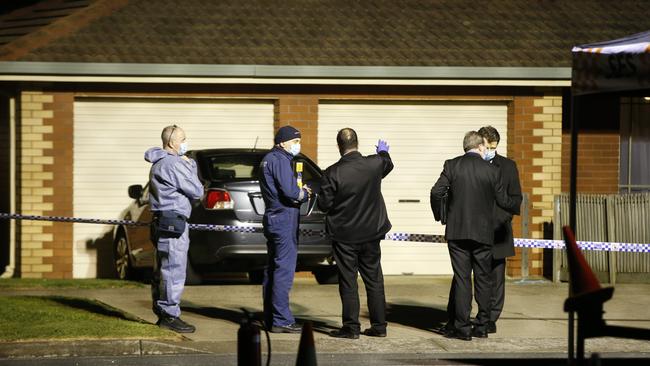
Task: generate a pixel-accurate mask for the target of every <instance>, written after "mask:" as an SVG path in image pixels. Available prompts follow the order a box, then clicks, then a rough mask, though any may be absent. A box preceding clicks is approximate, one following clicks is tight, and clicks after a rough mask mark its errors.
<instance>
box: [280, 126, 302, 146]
mask: <svg viewBox="0 0 650 366" xmlns="http://www.w3.org/2000/svg"><path fill="white" fill-rule="evenodd" d="M298 138H300V131H298V130H297V129H295V128H294V127H291V126H282V127H280V129H279V130H278V132H277V133H276V134H275V144H276V145H277V144H279V143H281V142H285V141H289V140H293V139H298Z"/></svg>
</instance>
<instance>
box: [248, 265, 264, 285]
mask: <svg viewBox="0 0 650 366" xmlns="http://www.w3.org/2000/svg"><path fill="white" fill-rule="evenodd" d="M248 281H249V282H250V283H252V284H253V285H261V284H262V282H264V270H263V269H261V270H257V271H250V272H248Z"/></svg>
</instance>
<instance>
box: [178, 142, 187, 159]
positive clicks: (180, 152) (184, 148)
mask: <svg viewBox="0 0 650 366" xmlns="http://www.w3.org/2000/svg"><path fill="white" fill-rule="evenodd" d="M185 153H187V142H183V143H181V146H179V148H178V155H180V156H183V155H185Z"/></svg>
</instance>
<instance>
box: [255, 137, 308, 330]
mask: <svg viewBox="0 0 650 366" xmlns="http://www.w3.org/2000/svg"><path fill="white" fill-rule="evenodd" d="M298 153H300V131H298V130H297V129H295V128H293V127H291V126H283V127H281V128H280V129H279V130H278V132H277V134H276V135H275V146H274V147H273V149H272V150H271V152H269V153H268V154H266V156H265V157H264V159H263V160H262V164H261V174H260V188H261V190H262V197H263V198H264V204H265V205H266V210H265V211H264V221H263V223H264V236H265V237H266V240H267V243H266V246H267V249H268V256H269V264H268V267H267V268H266V271H265V273H264V282H263V284H262V290H263V297H264V318H265V321H266V326H267V328H268V329H269V330H270V331H271V332H273V333H300V331H301V327H300V326H299V325H298V324H296V321H295V319H294V317H293V314H291V309H290V308H289V291H290V290H291V286H292V285H293V277H294V273H295V271H296V260H297V258H298V223H299V221H300V204H301V203H302V202H304V201H306V200H307V199H308V198H309V195H311V189H310V188H309V187H307V186H306V185H305V186H304V187H303V188H299V187H298V182H297V181H296V176H295V175H294V172H293V169H292V166H291V161H292V160H293V157H294V156H296V155H298Z"/></svg>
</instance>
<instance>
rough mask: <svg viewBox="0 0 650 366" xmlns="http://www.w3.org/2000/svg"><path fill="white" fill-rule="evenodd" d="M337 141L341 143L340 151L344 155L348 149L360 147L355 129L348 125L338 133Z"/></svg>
mask: <svg viewBox="0 0 650 366" xmlns="http://www.w3.org/2000/svg"><path fill="white" fill-rule="evenodd" d="M336 143H337V144H338V145H339V151H340V152H341V155H343V154H344V153H345V152H346V151H349V150H356V149H357V148H359V140H357V133H356V132H354V130H353V129H351V128H349V127H346V128H343V129H341V130H340V131H339V133H337V134H336Z"/></svg>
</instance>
